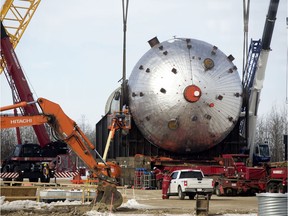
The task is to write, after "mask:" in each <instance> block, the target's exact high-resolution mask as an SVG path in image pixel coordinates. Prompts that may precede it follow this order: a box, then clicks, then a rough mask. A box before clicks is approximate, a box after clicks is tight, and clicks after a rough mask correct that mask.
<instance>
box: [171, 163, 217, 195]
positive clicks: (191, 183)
mask: <svg viewBox="0 0 288 216" xmlns="http://www.w3.org/2000/svg"><path fill="white" fill-rule="evenodd" d="M170 177H171V181H170V185H169V189H168V193H167V197H168V198H169V196H178V197H179V199H181V200H183V199H184V198H185V196H189V199H194V197H195V195H196V194H200V195H207V196H208V198H209V199H210V198H211V196H212V192H213V179H212V178H206V177H204V174H203V172H202V171H201V170H191V169H185V170H176V171H174V172H172V173H171V175H170Z"/></svg>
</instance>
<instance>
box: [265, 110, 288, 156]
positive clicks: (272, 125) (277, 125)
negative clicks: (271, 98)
mask: <svg viewBox="0 0 288 216" xmlns="http://www.w3.org/2000/svg"><path fill="white" fill-rule="evenodd" d="M285 124H286V116H285V112H284V111H283V110H279V109H277V107H275V106H274V107H273V108H272V111H271V113H270V114H269V116H268V118H267V129H268V131H267V132H268V136H269V143H270V144H271V153H272V154H271V161H283V160H284V144H283V143H284V140H283V134H284V132H285Z"/></svg>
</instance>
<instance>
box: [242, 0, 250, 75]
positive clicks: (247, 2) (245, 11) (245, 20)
mask: <svg viewBox="0 0 288 216" xmlns="http://www.w3.org/2000/svg"><path fill="white" fill-rule="evenodd" d="M249 8H250V0H243V24H244V31H243V32H244V36H243V38H244V39H243V65H242V70H243V72H242V81H243V80H244V72H245V67H246V61H247V57H248V24H249V12H250V10H249Z"/></svg>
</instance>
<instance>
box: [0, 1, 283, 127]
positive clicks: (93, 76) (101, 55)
mask: <svg viewBox="0 0 288 216" xmlns="http://www.w3.org/2000/svg"><path fill="white" fill-rule="evenodd" d="M269 2H270V0H252V1H251V4H250V20H249V40H250V39H251V38H252V39H255V40H256V39H257V40H258V39H260V38H261V37H262V32H263V28H264V22H265V18H266V15H267V11H268V6H269ZM286 16H287V1H286V0H280V4H279V8H278V13H277V20H276V24H275V28H274V34H273V38H272V42H271V48H272V52H270V55H269V59H268V64H267V69H266V78H265V82H264V89H263V90H262V93H261V103H260V108H259V112H260V115H262V114H265V113H268V112H269V111H270V110H271V109H272V107H273V106H274V105H276V106H278V107H280V106H283V107H284V105H285V97H286V95H287V93H286V82H287V75H286V74H287V68H286V67H287V27H286ZM122 23H123V20H122V1H121V0H108V1H100V0H85V1H79V0H69V1H68V0H62V1H58V0H49V1H46V0H43V1H41V3H40V5H39V7H38V9H37V11H36V13H35V15H34V17H33V18H32V21H31V22H30V24H29V26H28V28H27V29H26V32H25V33H24V36H23V37H22V39H21V41H20V43H19V45H18V46H17V48H16V53H17V56H18V58H19V61H20V63H21V65H22V67H23V69H24V71H25V74H26V76H27V78H28V79H29V84H30V87H31V88H32V89H33V93H34V98H35V99H37V98H38V97H44V98H47V99H49V100H52V101H54V102H57V103H59V104H60V105H61V107H62V108H63V110H64V111H65V112H66V114H67V115H68V116H70V117H71V118H72V119H73V120H75V121H76V122H80V121H82V118H83V116H84V117H85V119H86V120H87V122H86V123H88V124H90V125H93V127H94V125H95V124H96V123H97V122H98V121H99V120H100V119H101V115H104V109H105V103H106V100H107V98H108V97H109V95H110V94H111V93H112V91H114V90H115V89H116V88H117V87H118V86H119V85H120V83H119V82H118V81H119V80H120V79H121V76H122V42H123V37H122V36H123V24H122ZM154 36H157V37H158V39H159V40H160V42H162V41H165V40H168V39H171V38H173V36H177V37H187V38H194V39H198V40H203V41H206V42H208V43H210V44H212V45H215V46H217V47H218V48H219V49H220V50H222V51H223V52H224V53H225V54H226V55H230V54H232V55H233V56H234V57H235V60H234V64H235V65H236V66H237V67H238V72H239V73H240V74H241V73H242V58H243V56H242V50H243V1H242V0H197V1H196V0H177V1H176V0H142V1H141V0H130V1H129V12H128V30H127V78H129V75H130V73H131V71H132V69H133V67H134V65H135V64H136V63H137V61H138V60H139V59H140V58H141V57H142V55H144V54H145V53H146V52H147V51H148V50H149V49H150V47H149V45H148V43H147V41H148V40H150V39H151V38H153V37H154ZM0 79H1V106H3V105H8V104H12V97H11V90H10V89H9V87H8V85H7V80H6V78H5V76H4V74H1V75H0Z"/></svg>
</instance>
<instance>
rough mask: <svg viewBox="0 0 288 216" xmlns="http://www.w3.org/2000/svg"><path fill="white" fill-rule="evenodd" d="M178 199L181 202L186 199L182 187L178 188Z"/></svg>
mask: <svg viewBox="0 0 288 216" xmlns="http://www.w3.org/2000/svg"><path fill="white" fill-rule="evenodd" d="M178 197H179V199H180V200H184V198H185V193H183V191H182V189H181V186H179V187H178Z"/></svg>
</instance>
